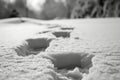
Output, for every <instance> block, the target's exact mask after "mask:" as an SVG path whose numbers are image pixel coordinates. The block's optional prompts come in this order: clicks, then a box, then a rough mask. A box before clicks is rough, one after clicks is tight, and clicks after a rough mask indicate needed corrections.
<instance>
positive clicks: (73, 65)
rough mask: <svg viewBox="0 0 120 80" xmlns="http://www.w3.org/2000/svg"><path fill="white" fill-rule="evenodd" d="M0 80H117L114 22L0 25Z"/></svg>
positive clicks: (118, 26) (119, 29)
mask: <svg viewBox="0 0 120 80" xmlns="http://www.w3.org/2000/svg"><path fill="white" fill-rule="evenodd" d="M0 80H120V18H97V19H96V18H95V19H90V18H87V19H61V20H48V21H45V20H36V19H31V18H11V19H3V20H0Z"/></svg>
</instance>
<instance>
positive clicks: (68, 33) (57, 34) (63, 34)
mask: <svg viewBox="0 0 120 80" xmlns="http://www.w3.org/2000/svg"><path fill="white" fill-rule="evenodd" d="M52 34H53V35H55V36H56V37H57V38H58V37H63V38H69V37H70V32H67V31H66V32H65V31H59V32H53V33H52Z"/></svg>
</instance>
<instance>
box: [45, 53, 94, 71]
mask: <svg viewBox="0 0 120 80" xmlns="http://www.w3.org/2000/svg"><path fill="white" fill-rule="evenodd" d="M44 57H45V58H48V59H50V60H51V61H52V62H53V64H54V66H55V67H56V68H57V69H74V68H75V67H79V68H81V69H89V68H90V67H92V61H91V60H92V58H93V57H94V55H93V54H88V53H74V52H56V53H52V52H51V53H48V54H47V55H45V56H44Z"/></svg>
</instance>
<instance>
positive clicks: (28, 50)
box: [15, 38, 53, 56]
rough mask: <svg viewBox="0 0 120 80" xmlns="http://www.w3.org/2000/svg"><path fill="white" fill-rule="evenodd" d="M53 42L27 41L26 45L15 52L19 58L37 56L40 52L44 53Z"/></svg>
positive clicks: (47, 40)
mask: <svg viewBox="0 0 120 80" xmlns="http://www.w3.org/2000/svg"><path fill="white" fill-rule="evenodd" d="M52 40H53V39H48V38H37V39H27V40H26V44H22V45H21V46H19V47H17V48H15V51H16V52H17V54H18V55H19V56H29V55H32V54H33V55H37V54H38V53H40V52H44V51H45V50H46V49H47V48H48V47H49V44H50V42H51V41H52Z"/></svg>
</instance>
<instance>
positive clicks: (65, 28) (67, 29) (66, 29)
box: [61, 28, 74, 30]
mask: <svg viewBox="0 0 120 80" xmlns="http://www.w3.org/2000/svg"><path fill="white" fill-rule="evenodd" d="M61 30H74V28H61Z"/></svg>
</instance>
